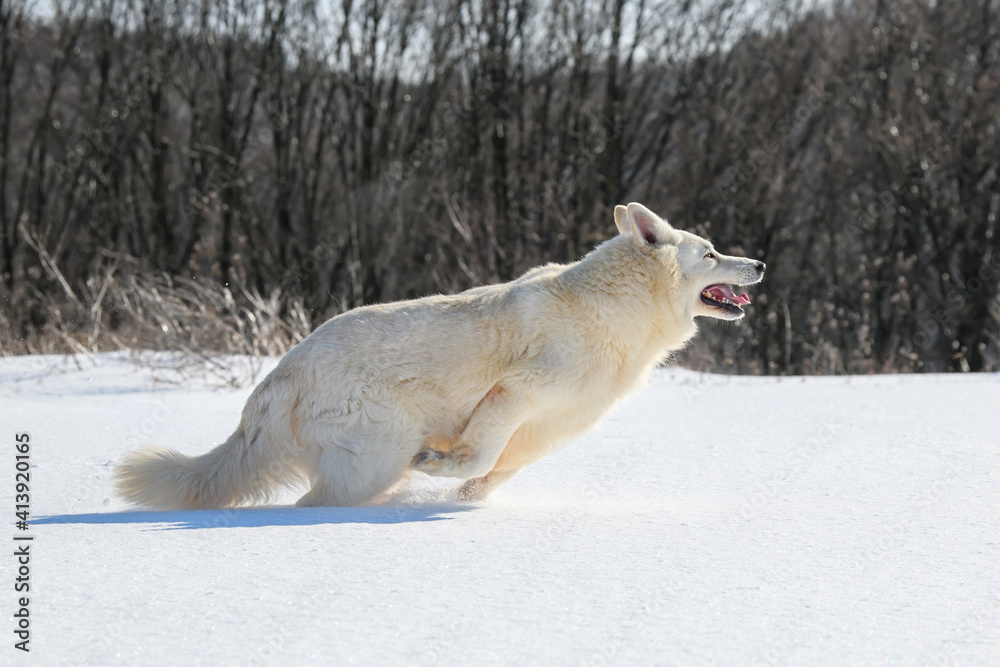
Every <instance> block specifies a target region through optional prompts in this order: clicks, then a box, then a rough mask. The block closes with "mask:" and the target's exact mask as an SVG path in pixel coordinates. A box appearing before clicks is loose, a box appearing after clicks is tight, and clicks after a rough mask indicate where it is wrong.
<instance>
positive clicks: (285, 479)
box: [115, 204, 764, 508]
mask: <svg viewBox="0 0 1000 667" xmlns="http://www.w3.org/2000/svg"><path fill="white" fill-rule="evenodd" d="M615 223H616V224H617V225H618V229H619V231H620V232H621V233H620V234H619V235H618V236H617V237H616V238H613V239H611V240H609V241H606V242H604V243H602V244H601V245H599V246H598V247H597V248H595V249H594V250H593V251H592V252H591V253H590V254H589V255H587V256H586V257H585V258H584V259H582V260H580V261H579V262H575V263H573V264H565V265H563V264H549V265H546V266H542V267H538V268H535V269H532V270H531V271H529V272H528V273H526V274H524V275H523V276H521V277H520V278H518V279H517V280H514V281H512V282H509V283H504V284H500V285H489V286H485V287H477V288H475V289H471V290H468V291H466V292H462V293H461V294H456V295H453V296H430V297H425V298H422V299H416V300H413V301H401V302H398V303H389V304H384V305H376V306H366V307H364V308H357V309H355V310H352V311H350V312H347V313H344V314H343V315H339V316H338V317H334V318H333V319H331V320H329V321H328V322H326V323H325V324H323V325H322V326H321V327H319V328H318V329H317V330H316V331H314V332H313V333H312V335H310V336H309V337H308V338H306V339H305V340H304V341H302V343H300V344H299V345H297V346H296V347H295V348H294V349H292V350H291V351H290V352H289V353H288V354H287V355H285V357H284V358H283V359H282V360H281V362H280V363H279V364H278V366H277V368H275V369H274V371H273V372H272V373H271V374H270V375H268V376H267V377H266V378H265V379H264V381H263V382H261V383H260V385H259V386H258V387H257V388H256V389H255V390H254V392H253V394H252V395H251V396H250V399H249V400H248V401H247V404H246V407H245V408H244V410H243V416H242V419H241V420H240V425H239V427H238V428H237V429H236V432H235V433H233V434H232V435H231V436H230V437H229V439H228V440H226V442H225V443H223V444H221V445H219V446H218V447H216V448H215V449H213V450H212V451H210V452H208V453H207V454H204V455H202V456H196V457H188V456H185V455H183V454H179V453H177V452H175V451H172V450H167V449H148V450H141V451H137V452H132V453H130V454H128V455H126V457H125V459H124V460H123V461H122V463H121V464H120V465H119V466H118V467H117V469H116V470H115V484H116V487H117V490H118V492H119V494H121V495H122V496H123V497H124V498H126V499H127V500H129V501H131V502H134V503H138V504H141V505H147V506H152V507H159V508H211V507H228V506H233V505H239V504H245V503H252V502H258V501H261V500H265V499H267V498H268V496H269V493H270V492H271V490H272V489H274V488H275V487H276V486H278V485H287V484H296V483H302V482H308V483H309V485H310V490H309V492H308V493H306V494H305V495H304V496H303V497H302V498H301V499H300V500H299V502H298V505H300V506H323V505H359V504H363V503H366V502H368V501H371V500H372V499H374V498H375V497H376V496H379V495H380V494H382V493H383V492H384V491H386V490H387V489H389V488H390V487H392V486H393V485H395V484H396V483H397V482H399V481H400V480H401V479H402V478H403V477H404V476H405V475H406V474H407V473H408V471H410V470H419V471H421V472H424V473H427V474H428V475H438V476H445V477H457V478H460V479H462V480H467V481H466V483H465V484H464V486H462V488H461V490H460V496H461V497H463V498H468V499H480V498H484V497H486V496H487V495H488V494H489V493H490V491H492V490H493V489H494V488H496V486H497V485H499V484H501V483H503V482H504V481H506V480H508V479H510V478H511V477H512V476H513V475H514V474H515V473H517V472H518V471H519V470H520V469H521V468H523V467H524V466H526V465H528V464H529V463H532V462H534V461H537V460H538V459H540V458H541V457H543V456H545V455H546V454H548V453H550V452H552V451H554V450H555V449H556V448H558V447H559V446H560V445H562V444H563V443H565V442H566V441H567V440H569V439H570V438H571V437H573V436H575V435H577V434H579V433H580V432H581V431H583V430H584V429H586V428H588V427H590V426H591V425H593V424H594V423H595V422H597V421H598V419H599V418H600V417H601V416H602V415H604V414H605V413H606V412H607V411H608V410H609V409H610V408H611V406H612V405H614V404H615V402H616V401H618V400H619V399H620V398H622V397H623V396H624V395H625V394H626V393H628V392H629V391H630V390H632V389H634V388H636V387H637V386H639V385H640V384H641V383H643V382H644V381H645V380H646V378H647V377H648V375H649V373H650V371H651V370H652V369H653V368H654V367H655V366H656V365H657V364H659V363H660V362H661V361H662V360H663V359H664V358H665V357H666V356H667V355H668V354H669V353H670V352H672V351H675V350H677V349H679V348H681V347H682V346H684V345H685V343H687V341H689V340H690V339H691V337H692V336H694V335H695V333H696V332H697V327H696V325H695V320H694V318H695V317H697V316H705V317H715V318H718V319H724V320H736V319H739V318H741V317H742V316H743V311H742V309H741V308H740V306H742V305H745V304H748V303H750V299H748V298H747V296H746V295H745V294H743V295H740V296H737V295H736V294H735V293H734V292H733V291H732V289H731V288H730V287H729V286H728V285H729V284H735V285H749V284H753V283H757V282H760V280H761V278H762V277H763V275H764V263H763V262H758V261H755V260H752V259H744V258H740V257H727V256H725V255H722V254H720V253H718V252H716V251H715V249H714V248H713V247H712V245H711V244H710V243H709V242H708V241H706V240H704V239H702V238H700V237H698V236H695V235H693V234H689V233H687V232H683V231H678V230H675V229H674V228H673V227H671V226H670V225H669V224H667V222H666V221H664V220H661V219H660V218H659V217H657V216H656V215H655V214H654V213H652V212H651V211H649V210H648V209H647V208H645V207H644V206H642V205H641V204H629V205H628V207H625V206H618V207H617V208H616V209H615Z"/></svg>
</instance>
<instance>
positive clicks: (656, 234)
mask: <svg viewBox="0 0 1000 667" xmlns="http://www.w3.org/2000/svg"><path fill="white" fill-rule="evenodd" d="M625 211H626V213H627V217H628V221H629V223H630V224H631V227H632V236H634V237H635V241H636V243H638V244H639V245H640V246H643V247H648V246H654V245H657V244H664V243H669V244H672V245H677V244H678V243H680V234H678V233H677V231H676V230H675V229H674V228H673V227H671V226H670V223H668V222H667V221H666V220H663V219H662V218H660V216H658V215H656V214H655V213H653V212H652V211H650V210H649V209H648V208H646V207H645V206H643V205H642V204H639V203H636V202H632V203H631V204H629V205H628V206H627V207H626V209H625ZM616 213H617V210H616ZM616 220H617V218H616Z"/></svg>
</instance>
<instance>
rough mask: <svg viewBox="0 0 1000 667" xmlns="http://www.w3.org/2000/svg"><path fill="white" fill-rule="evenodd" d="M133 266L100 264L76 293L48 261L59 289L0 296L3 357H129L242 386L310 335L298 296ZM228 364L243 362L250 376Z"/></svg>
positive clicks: (125, 260) (118, 262)
mask: <svg viewBox="0 0 1000 667" xmlns="http://www.w3.org/2000/svg"><path fill="white" fill-rule="evenodd" d="M39 254H40V255H42V253H39ZM43 259H44V258H43ZM134 266H135V262H134V260H132V259H131V258H127V257H126V258H121V257H119V258H114V259H109V258H106V260H105V262H104V263H103V264H102V266H100V267H99V269H98V270H95V271H94V272H93V273H92V276H91V278H90V279H88V280H87V282H86V285H85V287H84V289H82V290H81V292H80V293H76V292H74V291H73V290H72V289H71V288H70V287H69V284H68V283H67V282H66V281H65V280H64V279H62V274H61V273H60V272H59V268H58V266H56V264H55V262H54V261H51V260H50V261H45V262H44V267H45V269H46V272H47V273H49V274H50V276H49V277H50V278H52V279H53V280H54V281H55V282H56V284H59V285H61V286H62V287H63V289H62V290H61V291H59V292H55V293H43V292H41V291H40V290H38V289H37V288H36V287H35V286H34V285H33V284H32V283H30V282H27V281H25V282H24V283H22V284H26V285H28V288H27V289H25V290H23V293H21V294H16V295H14V294H9V293H7V294H2V297H4V300H6V301H7V303H8V304H9V306H10V307H8V308H3V309H0V355H2V356H11V355H19V354H69V355H83V356H91V355H93V354H96V353H98V352H107V351H127V352H129V353H130V356H131V358H132V359H133V360H134V362H135V363H136V364H138V365H142V366H150V367H154V368H161V369H162V368H169V369H170V370H172V371H176V372H179V373H181V374H182V375H183V374H185V373H195V372H197V373H199V374H204V373H209V374H210V375H212V376H213V377H214V378H215V379H216V380H219V381H222V382H224V383H226V384H231V385H234V386H240V385H243V384H245V383H247V382H248V381H249V382H254V381H255V380H256V378H257V374H258V373H259V370H260V368H261V365H262V362H263V359H264V358H266V357H273V356H281V355H283V354H285V352H287V351H288V350H289V349H291V348H292V347H293V346H294V345H295V344H297V343H298V342H300V341H301V340H303V339H304V338H305V337H306V336H307V335H309V332H310V331H311V329H312V322H311V321H310V317H309V315H308V313H307V312H306V309H305V307H304V306H303V301H302V299H301V298H286V297H285V296H284V295H283V294H282V291H281V290H280V289H274V290H272V291H271V292H270V293H269V294H268V295H267V296H263V295H261V294H260V293H259V292H258V291H257V290H256V289H252V288H248V287H247V286H246V285H244V284H242V283H236V284H235V285H234V287H235V288H234V289H231V288H230V287H229V286H225V285H221V284H219V283H217V282H214V281H197V280H190V279H184V278H176V277H171V276H168V275H166V274H163V275H157V276H144V275H141V274H140V273H138V272H137V271H136V270H135V268H134ZM123 267H124V268H123ZM152 350H156V351H167V352H170V353H171V354H168V355H162V354H148V352H149V351H152ZM235 358H243V359H248V360H249V361H250V369H249V373H248V372H247V368H246V366H245V364H234V363H232V359H235Z"/></svg>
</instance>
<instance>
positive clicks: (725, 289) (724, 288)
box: [708, 285, 750, 306]
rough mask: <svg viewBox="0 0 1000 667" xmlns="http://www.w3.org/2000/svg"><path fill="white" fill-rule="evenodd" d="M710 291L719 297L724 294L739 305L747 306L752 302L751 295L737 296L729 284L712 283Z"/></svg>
mask: <svg viewBox="0 0 1000 667" xmlns="http://www.w3.org/2000/svg"><path fill="white" fill-rule="evenodd" d="M708 291H709V292H710V293H711V294H712V295H714V296H717V297H718V296H724V297H726V298H727V299H729V300H730V301H732V302H733V303H735V304H736V305H738V306H745V305H747V304H748V303H750V297H748V296H747V295H746V294H740V295H739V296H736V295H735V294H733V290H731V289H729V285H712V286H711V287H709V288H708Z"/></svg>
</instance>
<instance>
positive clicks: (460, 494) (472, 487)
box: [455, 477, 487, 502]
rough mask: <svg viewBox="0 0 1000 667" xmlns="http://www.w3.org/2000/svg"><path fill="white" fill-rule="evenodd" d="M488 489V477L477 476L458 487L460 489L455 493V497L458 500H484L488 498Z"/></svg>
mask: <svg viewBox="0 0 1000 667" xmlns="http://www.w3.org/2000/svg"><path fill="white" fill-rule="evenodd" d="M486 489H487V486H486V478H485V477H476V478H474V479H470V480H469V481H467V482H466V483H465V484H463V485H462V486H460V487H458V491H457V492H456V493H455V498H456V500H464V501H467V502H475V501H477V500H483V499H484V498H486Z"/></svg>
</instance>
